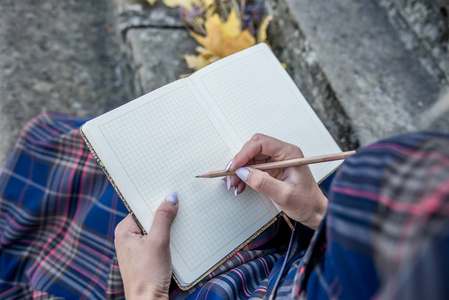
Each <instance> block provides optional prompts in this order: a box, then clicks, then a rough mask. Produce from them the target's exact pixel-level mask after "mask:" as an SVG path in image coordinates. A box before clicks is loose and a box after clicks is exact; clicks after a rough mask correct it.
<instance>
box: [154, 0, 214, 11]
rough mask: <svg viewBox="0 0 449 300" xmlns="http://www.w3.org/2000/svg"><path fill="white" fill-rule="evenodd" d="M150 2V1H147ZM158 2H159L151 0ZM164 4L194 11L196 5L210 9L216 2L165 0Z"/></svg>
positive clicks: (212, 0) (209, 0) (205, 0)
mask: <svg viewBox="0 0 449 300" xmlns="http://www.w3.org/2000/svg"><path fill="white" fill-rule="evenodd" d="M147 1H150V0H147ZM151 1H157V0H151ZM164 4H165V5H167V6H168V7H178V6H184V7H185V8H187V9H188V10H192V9H193V6H194V5H196V6H198V7H203V6H205V7H209V6H211V5H213V4H214V0H164Z"/></svg>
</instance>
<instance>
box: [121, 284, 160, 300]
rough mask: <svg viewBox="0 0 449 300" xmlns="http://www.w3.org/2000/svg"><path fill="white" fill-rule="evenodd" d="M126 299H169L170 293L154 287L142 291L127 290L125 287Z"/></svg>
mask: <svg viewBox="0 0 449 300" xmlns="http://www.w3.org/2000/svg"><path fill="white" fill-rule="evenodd" d="M125 297H126V299H128V300H129V299H130V300H140V299H142V300H143V299H145V300H148V299H158V300H159V299H168V291H162V290H161V289H158V288H153V287H146V288H141V289H130V288H129V289H127V288H126V287H125Z"/></svg>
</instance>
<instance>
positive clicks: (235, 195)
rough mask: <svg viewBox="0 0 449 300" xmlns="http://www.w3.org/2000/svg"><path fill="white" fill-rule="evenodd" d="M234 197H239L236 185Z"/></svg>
mask: <svg viewBox="0 0 449 300" xmlns="http://www.w3.org/2000/svg"><path fill="white" fill-rule="evenodd" d="M234 197H237V188H236V187H234Z"/></svg>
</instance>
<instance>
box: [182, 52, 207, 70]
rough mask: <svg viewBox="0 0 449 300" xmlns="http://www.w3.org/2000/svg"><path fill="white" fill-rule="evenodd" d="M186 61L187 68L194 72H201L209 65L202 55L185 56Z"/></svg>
mask: <svg viewBox="0 0 449 300" xmlns="http://www.w3.org/2000/svg"><path fill="white" fill-rule="evenodd" d="M184 59H185V60H186V63H187V66H188V67H189V68H190V69H194V70H199V69H201V68H203V67H205V66H207V65H208V64H209V62H208V60H207V59H205V58H204V57H202V56H201V55H198V56H195V55H184Z"/></svg>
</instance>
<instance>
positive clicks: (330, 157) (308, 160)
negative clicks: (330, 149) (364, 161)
mask: <svg viewBox="0 0 449 300" xmlns="http://www.w3.org/2000/svg"><path fill="white" fill-rule="evenodd" d="M353 154H355V150H352V151H345V152H340V153H334V154H326V155H318V156H311V157H303V158H295V159H289V160H283V161H275V162H269V163H265V164H258V165H249V166H248V167H250V168H253V169H258V170H262V171H266V170H273V169H284V168H288V167H295V166H301V165H309V164H316V163H322V162H326V161H334V160H340V159H345V158H347V157H349V156H351V155H353ZM228 175H235V171H228V172H224V171H223V170H221V171H212V172H208V173H204V174H201V175H197V176H195V177H197V178H215V177H223V176H228Z"/></svg>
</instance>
